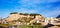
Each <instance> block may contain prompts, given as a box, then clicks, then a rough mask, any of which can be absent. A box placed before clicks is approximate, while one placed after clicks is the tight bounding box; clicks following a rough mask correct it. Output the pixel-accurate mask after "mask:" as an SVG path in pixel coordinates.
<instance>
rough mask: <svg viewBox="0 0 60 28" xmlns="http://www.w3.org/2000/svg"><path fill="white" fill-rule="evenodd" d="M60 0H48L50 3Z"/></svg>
mask: <svg viewBox="0 0 60 28" xmlns="http://www.w3.org/2000/svg"><path fill="white" fill-rule="evenodd" d="M59 1H60V0H48V3H50V2H59Z"/></svg>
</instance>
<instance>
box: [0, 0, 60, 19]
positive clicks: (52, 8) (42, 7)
mask: <svg viewBox="0 0 60 28" xmlns="http://www.w3.org/2000/svg"><path fill="white" fill-rule="evenodd" d="M11 12H22V13H39V14H41V15H43V16H44V17H56V16H57V15H60V0H0V17H1V16H2V17H3V18H5V17H7V16H8V15H9V13H11Z"/></svg>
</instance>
